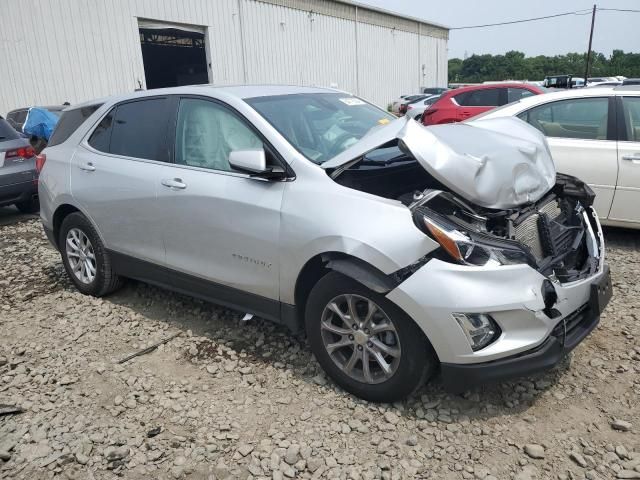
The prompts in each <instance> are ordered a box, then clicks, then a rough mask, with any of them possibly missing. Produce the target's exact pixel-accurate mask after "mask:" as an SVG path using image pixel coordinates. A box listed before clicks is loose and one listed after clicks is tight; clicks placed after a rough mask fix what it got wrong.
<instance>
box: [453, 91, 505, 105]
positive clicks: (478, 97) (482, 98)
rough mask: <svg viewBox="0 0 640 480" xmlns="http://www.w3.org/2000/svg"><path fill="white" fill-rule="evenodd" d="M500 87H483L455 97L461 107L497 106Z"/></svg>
mask: <svg viewBox="0 0 640 480" xmlns="http://www.w3.org/2000/svg"><path fill="white" fill-rule="evenodd" d="M500 90H501V89H500V88H485V89H482V90H475V91H472V92H467V93H466V94H462V95H457V96H456V97H455V99H456V101H457V102H458V104H459V105H460V106H462V107H497V106H499V105H500Z"/></svg>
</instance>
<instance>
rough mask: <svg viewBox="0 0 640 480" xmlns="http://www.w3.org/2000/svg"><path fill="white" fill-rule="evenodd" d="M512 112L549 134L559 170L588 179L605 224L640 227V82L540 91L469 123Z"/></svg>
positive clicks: (507, 115) (511, 114)
mask: <svg viewBox="0 0 640 480" xmlns="http://www.w3.org/2000/svg"><path fill="white" fill-rule="evenodd" d="M510 116H515V117H518V118H520V119H521V120H524V121H525V122H527V123H529V124H530V125H532V126H534V127H535V128H537V129H538V130H540V131H541V132H542V133H544V134H545V135H546V137H547V140H548V142H549V148H550V150H551V154H552V156H553V158H554V160H555V163H556V169H557V171H558V172H561V173H566V174H569V175H574V176H577V177H579V178H580V179H582V180H584V181H585V182H586V183H588V184H589V186H590V187H591V188H592V189H593V190H594V191H595V193H596V199H595V203H594V206H595V209H596V211H597V212H598V214H599V215H600V219H601V221H602V223H603V224H605V225H613V226H621V227H631V228H640V208H639V207H638V206H639V205H640V86H621V87H605V86H603V87H599V88H586V89H578V90H573V89H572V90H561V91H558V92H554V93H548V94H545V95H535V96H533V97H528V98H525V99H522V100H520V101H517V102H513V103H510V104H508V105H505V106H504V107H501V108H497V109H495V110H491V111H489V112H487V113H485V114H483V115H480V116H478V117H475V118H474V119H473V120H472V121H470V123H473V122H482V121H484V120H485V119H490V118H497V117H510Z"/></svg>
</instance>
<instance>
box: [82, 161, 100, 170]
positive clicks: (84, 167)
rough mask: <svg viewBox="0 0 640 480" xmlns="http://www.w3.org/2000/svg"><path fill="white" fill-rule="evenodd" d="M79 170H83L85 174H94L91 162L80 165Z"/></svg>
mask: <svg viewBox="0 0 640 480" xmlns="http://www.w3.org/2000/svg"><path fill="white" fill-rule="evenodd" d="M80 170H84V171H85V172H95V171H96V167H95V166H94V165H93V163H91V162H87V163H83V164H81V165H80Z"/></svg>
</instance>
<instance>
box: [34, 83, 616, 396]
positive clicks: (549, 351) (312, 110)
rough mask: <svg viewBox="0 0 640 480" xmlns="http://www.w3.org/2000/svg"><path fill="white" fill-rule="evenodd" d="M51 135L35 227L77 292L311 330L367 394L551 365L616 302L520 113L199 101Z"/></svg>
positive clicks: (587, 215)
mask: <svg viewBox="0 0 640 480" xmlns="http://www.w3.org/2000/svg"><path fill="white" fill-rule="evenodd" d="M499 132H508V134H503V133H499ZM54 137H55V140H56V141H55V142H52V143H53V145H51V144H50V146H49V147H48V148H47V149H46V150H45V151H44V154H45V157H46V162H45V164H44V169H43V170H42V172H41V176H40V187H39V194H40V199H41V205H42V206H41V217H42V223H43V225H44V228H45V230H46V232H47V235H48V237H49V239H50V241H51V243H52V244H53V245H55V246H56V248H57V249H58V250H59V251H60V252H61V254H62V260H63V262H64V266H65V268H66V270H67V272H68V274H69V276H70V278H71V279H72V280H73V282H74V283H75V285H76V286H77V288H78V289H79V290H80V291H81V292H83V293H85V294H89V295H95V296H102V295H106V294H108V293H110V292H112V291H114V290H115V289H117V288H118V287H119V286H120V285H121V279H122V278H126V277H128V278H135V279H139V280H142V281H146V282H149V283H153V284H156V285H161V286H164V287H166V288H169V289H172V290H176V291H179V292H185V293H189V294H191V295H193V296H196V297H199V298H203V299H207V300H211V301H213V302H216V303H219V304H222V305H226V306H229V307H234V308H237V309H240V310H243V311H245V312H249V313H252V314H256V315H259V316H260V317H263V318H266V319H270V320H273V321H275V322H279V323H282V324H284V325H286V326H288V327H289V328H291V329H292V330H294V331H298V330H301V329H305V330H306V333H307V336H308V340H309V343H310V346H311V349H312V351H313V353H314V354H315V356H316V358H317V359H318V361H319V362H320V364H321V365H322V367H323V368H324V369H325V370H326V372H327V373H328V374H329V375H330V376H331V377H332V378H333V380H334V381H335V382H336V383H337V384H339V385H340V386H342V387H343V388H344V389H345V390H347V391H349V392H351V393H353V394H355V395H357V396H359V397H362V398H364V399H368V400H373V401H387V402H388V401H393V400H396V399H399V398H402V397H404V396H406V395H408V394H409V393H411V392H412V391H413V390H415V389H416V388H417V387H418V385H419V384H420V382H421V381H422V380H423V379H425V378H427V379H428V378H430V377H432V376H433V375H434V374H435V373H436V372H437V371H440V372H441V375H442V381H443V383H444V386H445V388H447V389H448V390H450V391H453V392H460V391H464V390H467V389H469V388H471V387H473V386H474V385H477V384H479V383H486V382H493V381H498V380H502V379H505V378H509V377H513V376H517V375H524V374H529V373H532V372H535V371H539V370H542V369H546V368H549V367H551V366H552V365H554V364H555V363H557V362H558V361H559V360H560V359H561V358H562V356H563V355H564V354H565V353H566V352H567V351H569V350H571V349H572V348H574V347H575V346H576V345H577V344H578V343H579V342H580V341H581V340H582V339H583V338H584V337H585V336H586V335H587V334H588V333H589V332H590V331H591V330H593V329H594V328H595V326H596V325H597V323H598V320H599V315H600V313H601V311H602V309H603V308H604V307H605V305H606V304H607V302H608V300H609V298H610V296H611V286H610V278H609V271H608V268H607V266H606V265H605V263H604V243H603V237H602V232H601V229H600V225H599V223H598V219H597V216H596V215H595V212H594V211H593V209H592V208H591V204H592V202H593V197H594V195H593V192H592V191H591V190H590V189H589V187H588V186H586V185H585V184H584V183H582V182H581V181H579V180H577V179H575V178H573V177H569V176H565V175H560V174H558V175H556V173H555V169H554V166H553V161H552V159H551V157H550V154H549V150H548V147H547V144H546V141H545V139H544V137H543V136H542V135H541V134H540V133H539V132H538V131H537V130H536V129H534V128H532V127H530V126H529V125H527V124H525V123H524V122H521V121H520V120H517V119H497V120H487V121H484V122H477V124H461V125H442V126H436V127H432V128H429V129H426V128H423V127H422V126H420V125H419V124H418V123H416V122H415V121H414V120H412V119H395V118H394V117H392V116H390V115H389V114H387V113H386V112H384V111H383V110H381V109H379V108H378V107H375V106H373V105H371V104H369V103H367V102H365V101H363V100H361V99H360V98H357V97H354V96H352V95H350V94H347V93H344V92H340V91H336V90H329V89H321V88H303V87H286V86H238V87H212V86H197V87H179V88H172V89H166V90H153V91H148V92H139V93H135V94H131V95H126V96H121V97H115V98H109V99H107V100H102V101H96V102H91V103H87V104H84V105H80V106H78V107H73V108H72V109H70V110H67V111H66V112H65V113H64V114H63V116H62V118H61V120H60V123H59V126H58V127H57V130H56V132H55V133H54Z"/></svg>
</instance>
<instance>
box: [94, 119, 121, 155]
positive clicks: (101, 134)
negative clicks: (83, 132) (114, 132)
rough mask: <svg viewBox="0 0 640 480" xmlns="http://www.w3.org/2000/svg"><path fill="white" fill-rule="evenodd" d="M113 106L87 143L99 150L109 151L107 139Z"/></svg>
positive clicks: (109, 132)
mask: <svg viewBox="0 0 640 480" xmlns="http://www.w3.org/2000/svg"><path fill="white" fill-rule="evenodd" d="M114 112H115V108H114V109H113V110H111V111H110V112H109V114H108V115H107V116H105V117H104V118H103V119H102V120H100V123H99V124H98V126H97V127H96V129H95V130H94V131H93V133H92V134H91V137H89V145H91V146H92V147H93V148H95V149H96V150H99V151H101V152H105V153H109V141H110V140H111V125H112V124H113V114H114Z"/></svg>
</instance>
